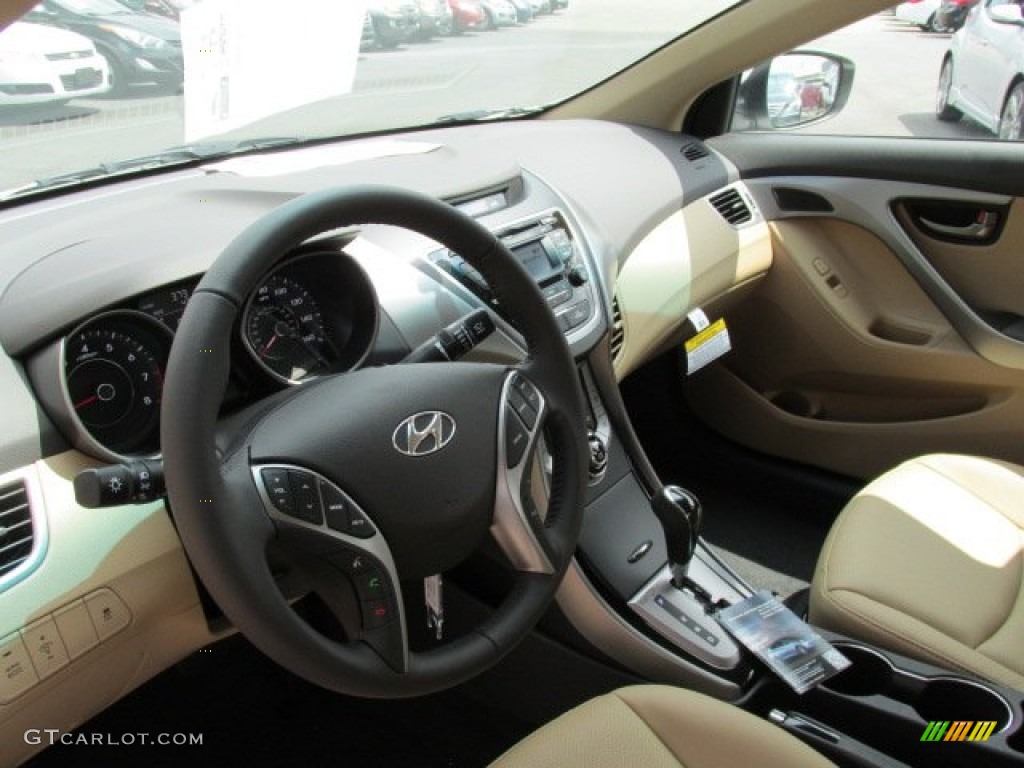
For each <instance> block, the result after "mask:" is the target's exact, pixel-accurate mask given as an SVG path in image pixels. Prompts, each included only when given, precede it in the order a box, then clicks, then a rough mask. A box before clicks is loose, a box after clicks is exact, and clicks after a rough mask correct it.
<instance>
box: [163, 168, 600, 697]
mask: <svg viewBox="0 0 1024 768" xmlns="http://www.w3.org/2000/svg"><path fill="white" fill-rule="evenodd" d="M361 224H390V225H395V226H400V227H405V228H407V229H410V230H414V231H416V232H419V233H421V234H423V235H426V236H427V237H430V238H432V239H434V240H436V241H438V242H440V243H442V244H443V245H445V246H447V247H448V248H450V249H451V250H453V251H455V252H456V253H459V254H460V255H461V256H462V257H463V258H464V259H466V261H468V262H469V263H470V264H472V265H473V266H474V267H476V268H477V269H478V270H479V271H480V272H481V273H482V274H483V276H484V277H485V278H486V280H487V281H488V283H489V284H490V285H491V287H492V289H493V290H494V292H495V295H496V296H497V297H498V298H499V300H500V301H501V302H502V304H503V305H504V306H505V307H507V308H508V311H509V313H510V314H511V316H513V317H515V318H516V319H517V323H518V327H519V329H520V330H521V332H522V334H523V337H524V339H525V340H526V345H527V349H528V355H527V357H526V359H525V360H524V361H523V362H522V363H521V364H520V365H518V366H501V365H491V364H475V363H474V364H471V363H426V364H413V365H395V366H389V367H381V368H368V369H363V370H359V371H356V372H353V373H348V374H343V375H335V376H328V377H324V378H322V379H317V380H315V381H312V382H310V383H308V384H304V385H302V386H299V387H295V388H293V389H291V390H289V391H287V392H285V393H281V394H279V395H277V396H276V397H273V398H270V399H268V400H267V401H265V403H264V404H262V407H257V408H255V409H253V410H252V411H251V412H247V413H246V414H245V417H244V418H241V419H235V420H234V421H232V422H231V423H230V426H227V425H226V423H225V422H223V421H219V420H218V412H219V409H220V406H221V400H222V398H223V393H224V389H225V385H226V383H227V381H228V373H229V367H230V354H229V350H230V346H231V341H232V335H233V333H235V332H236V328H237V322H238V315H239V312H240V309H241V307H243V306H244V304H245V301H246V299H247V297H248V295H249V294H250V292H251V291H252V290H254V289H255V287H256V285H257V283H258V281H259V280H260V278H261V276H262V275H264V274H265V273H266V272H267V270H268V269H270V268H271V267H272V266H273V265H274V264H275V262H277V261H278V260H279V259H280V258H281V257H282V256H283V255H285V254H286V253H288V252H289V251H290V250H291V249H293V248H295V247H296V246H298V245H299V244H301V243H302V242H304V241H306V240H307V239H309V238H311V237H314V236H316V235H318V234H321V233H323V232H327V231H330V230H334V229H339V228H342V227H348V226H353V225H361ZM161 417H162V449H163V456H164V463H165V474H166V482H167V492H168V497H169V502H170V506H171V510H172V513H173V515H174V518H175V521H176V523H177V526H178V531H179V533H180V535H181V539H182V542H183V543H184V546H185V549H186V551H187V553H188V556H189V557H190V559H191V561H192V563H193V565H194V567H195V569H196V571H197V572H198V574H199V576H200V577H201V578H202V580H203V582H204V584H205V585H206V587H207V588H208V589H209V591H210V593H211V595H212V596H213V598H214V599H215V600H216V601H217V603H218V605H219V606H220V607H221V609H222V610H223V611H224V613H225V614H226V615H227V617H228V618H229V619H230V620H231V621H232V622H233V623H234V624H235V626H236V627H237V628H238V629H239V630H240V631H242V632H243V633H244V634H245V635H247V636H248V637H249V639H250V640H252V642H253V643H254V644H255V645H256V646H257V647H259V648H260V649H262V650H263V651H264V652H265V653H266V654H267V655H268V656H270V657H271V658H273V659H274V660H276V661H277V662H279V663H280V664H282V665H283V666H285V667H286V668H288V669H290V670H291V671H293V672H295V673H297V674H299V675H301V676H303V677H305V678H307V679H309V680H311V681H313V682H316V683H318V684H320V685H323V686H325V687H327V688H331V689H334V690H336V691H339V692H343V693H347V694H352V695H359V696H373V697H399V696H412V695H419V694H424V693H428V692H431V691H436V690H440V689H442V688H445V687H448V686H451V685H455V684H457V683H459V682H462V681H463V680H466V679H468V678H469V677H471V676H473V675H475V674H477V673H479V672H481V671H483V670H484V669H486V668H487V667H488V666H490V665H492V664H494V663H495V662H496V661H498V660H499V659H500V658H501V656H502V655H504V654H505V653H506V652H508V651H509V650H510V649H511V648H512V647H513V646H514V645H515V644H516V643H517V642H518V641H519V640H521V639H522V638H523V637H525V635H526V634H527V633H528V632H529V631H530V629H531V628H532V626H533V625H534V623H535V622H536V621H537V619H538V618H539V617H540V615H541V613H542V612H543V610H544V609H545V607H546V606H547V605H548V603H549V602H550V601H551V599H552V598H553V596H554V593H555V590H556V589H557V586H558V583H559V581H560V580H561V577H562V575H563V574H564V572H565V569H566V567H567V565H568V563H569V561H570V559H571V557H572V553H573V551H574V549H575V545H576V540H577V537H578V535H579V529H580V525H581V521H582V514H583V513H582V507H583V491H584V488H585V484H586V466H587V462H586V456H587V447H586V437H585V430H584V427H583V424H584V420H583V409H582V401H581V396H580V392H579V384H578V380H577V376H576V370H575V366H574V363H573V360H572V357H571V355H570V353H569V350H568V348H567V345H566V342H565V339H564V337H563V336H562V334H561V332H560V331H559V329H558V327H557V324H556V321H555V319H554V317H553V315H552V313H551V312H550V310H549V309H548V307H547V305H546V304H545V302H544V300H543V298H542V296H541V294H540V291H539V290H538V288H537V286H536V285H535V284H534V282H533V280H532V279H531V278H530V276H529V275H528V274H527V272H526V270H525V269H524V268H523V267H522V266H521V265H519V263H518V262H517V261H516V260H515V259H514V258H513V257H512V255H511V254H510V253H509V252H508V250H507V249H506V248H505V247H504V245H502V243H501V242H500V241H499V240H497V239H496V238H495V237H494V236H493V235H492V234H491V233H490V232H488V231H487V230H486V229H485V228H484V227H483V226H482V225H480V224H478V223H477V222H476V221H474V220H473V219H471V218H469V217H468V216H466V215H465V214H463V213H461V212H460V211H458V210H456V209H455V208H453V207H452V206H449V205H447V204H445V203H443V202H441V201H439V200H436V199H434V198H430V197H427V196H424V195H421V194H418V193H413V192H410V191H406V190H402V189H397V188H388V187H379V186H355V187H347V188H339V189H333V190H328V191H323V192H318V193H313V194H308V195H305V196H303V197H299V198H297V199H295V200H292V201H290V202H288V203H286V204H284V205H282V206H281V207H279V208H277V209H276V210H274V211H272V212H271V213H269V214H267V215H266V216H264V217H263V218H261V219H259V220H258V221H256V222H255V223H254V224H252V225H251V226H250V227H248V228H247V229H246V230H245V231H244V232H242V233H241V234H240V235H239V236H238V237H237V238H236V239H235V240H234V241H233V242H232V243H231V244H230V245H229V246H228V248H227V249H226V250H225V251H224V252H223V254H222V255H221V256H220V257H219V258H218V259H217V261H216V262H215V263H214V265H213V266H212V267H211V269H210V270H209V272H207V273H206V275H205V277H204V278H203V279H202V281H201V282H200V284H199V286H198V287H197V288H196V291H195V293H194V294H193V296H192V298H191V300H190V301H189V303H188V307H187V309H186V311H185V314H184V316H183V318H182V320H181V324H180V326H179V328H178V331H177V334H176V336H175V339H174V345H173V348H172V350H171V356H170V360H169V362H168V365H167V371H166V376H165V382H164V395H163V405H162V413H161ZM542 429H543V432H544V436H545V440H546V442H547V445H548V449H549V451H550V453H551V456H552V459H553V466H554V472H553V476H552V484H551V494H550V499H549V505H548V509H547V513H546V516H545V517H544V518H543V519H542V517H541V515H540V514H538V512H537V510H536V509H534V508H533V506H532V504H531V502H530V501H529V498H528V495H529V494H528V493H525V491H524V488H525V486H526V484H527V483H528V476H527V475H528V466H529V462H530V460H531V458H530V457H531V453H532V452H533V448H534V447H535V444H536V441H537V439H538V437H539V435H540V432H541V430H542ZM225 431H227V432H228V433H229V435H228V437H227V439H225ZM218 446H219V447H218ZM311 494H316V495H318V496H311ZM317 498H320V499H322V501H323V506H322V508H321V514H322V516H318V515H317V512H316V507H317V504H315V503H314V502H315V501H316V500H317ZM487 536H493V537H494V538H495V539H496V540H497V542H498V544H499V545H501V547H502V549H503V550H504V551H505V553H506V555H507V556H508V559H509V560H510V562H511V564H512V567H513V569H514V572H515V579H514V586H513V588H512V589H511V591H510V592H509V594H508V596H507V597H506V598H505V600H504V602H503V603H502V604H501V605H500V606H499V607H498V608H497V610H496V611H495V612H494V613H493V614H492V615H491V616H490V617H489V618H488V619H487V620H486V621H485V622H484V623H483V624H481V625H480V626H478V627H477V628H476V629H475V631H473V632H471V633H469V634H467V635H464V636H462V637H460V638H458V639H457V640H453V641H452V642H450V643H446V644H444V645H441V646H440V647H438V648H436V649H433V650H429V651H423V652H410V651H409V648H408V634H407V631H406V624H405V617H404V611H403V608H402V597H401V581H400V580H407V581H408V582H410V583H412V582H414V581H415V580H420V579H423V578H424V577H426V576H429V575H431V574H434V573H441V572H443V571H445V570H448V569H450V568H452V567H453V566H455V565H457V564H458V563H460V562H461V561H463V560H464V559H465V558H467V557H468V556H469V555H470V554H471V553H472V552H473V551H475V550H476V549H477V548H478V546H479V545H480V544H481V543H483V540H484V539H485V538H486V537H487ZM281 551H283V552H286V553H287V555H288V558H289V561H290V562H291V563H293V564H294V565H295V566H296V567H297V568H299V569H300V570H301V571H302V573H303V574H304V575H305V576H306V578H308V579H309V580H310V583H312V584H313V585H314V588H315V589H316V591H317V592H318V594H320V595H321V596H322V597H323V598H324V601H325V603H326V604H327V605H328V607H329V608H330V610H331V612H332V613H333V614H334V616H335V617H336V618H337V619H338V622H339V623H340V624H341V625H342V627H343V628H344V629H345V630H346V631H345V635H346V637H347V638H348V641H347V642H343V641H338V640H332V639H329V638H328V637H327V636H325V635H324V634H321V633H320V632H318V631H317V630H315V629H313V628H312V627H311V626H310V625H309V624H308V623H307V622H306V621H304V620H303V619H302V618H300V617H299V615H298V614H297V613H296V612H295V611H293V610H292V608H291V607H290V606H289V603H288V601H287V599H286V598H285V597H284V596H283V595H282V592H281V590H280V589H279V587H278V585H277V584H276V582H275V578H274V573H273V569H272V567H271V565H270V563H269V562H268V557H269V556H270V555H271V554H272V553H276V552H281ZM413 599H415V596H414V598H413Z"/></svg>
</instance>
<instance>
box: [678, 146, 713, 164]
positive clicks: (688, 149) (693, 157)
mask: <svg viewBox="0 0 1024 768" xmlns="http://www.w3.org/2000/svg"><path fill="white" fill-rule="evenodd" d="M682 153H683V157H685V158H686V159H687V160H689V161H690V162H691V163H695V162H697V161H698V160H703V159H704V158H705V157H708V156H710V154H711V152H710V151H709V150H708V148H707V147H705V146H704V145H703V144H687V145H686V146H685V147H683V149H682Z"/></svg>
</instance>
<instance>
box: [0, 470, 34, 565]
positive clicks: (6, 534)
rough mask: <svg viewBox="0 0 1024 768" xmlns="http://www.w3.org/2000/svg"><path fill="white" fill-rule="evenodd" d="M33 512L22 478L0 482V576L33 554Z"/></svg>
mask: <svg viewBox="0 0 1024 768" xmlns="http://www.w3.org/2000/svg"><path fill="white" fill-rule="evenodd" d="M32 543H33V530H32V513H31V510H30V509H29V504H28V490H27V489H26V488H25V484H24V482H22V481H20V480H19V481H18V482H15V483H9V484H7V485H4V486H0V578H2V577H3V576H6V575H7V574H8V573H11V572H12V571H13V570H14V569H15V568H17V567H18V566H19V565H21V564H22V563H24V562H25V561H26V560H28V558H29V555H31V554H32Z"/></svg>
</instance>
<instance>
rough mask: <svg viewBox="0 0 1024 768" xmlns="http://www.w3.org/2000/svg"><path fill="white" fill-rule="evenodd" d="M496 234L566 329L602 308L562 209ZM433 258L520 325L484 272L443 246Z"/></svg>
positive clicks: (435, 263) (506, 228) (504, 315)
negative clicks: (597, 301)
mask: <svg viewBox="0 0 1024 768" xmlns="http://www.w3.org/2000/svg"><path fill="white" fill-rule="evenodd" d="M494 234H495V236H496V237H497V238H498V239H499V240H501V242H502V243H503V244H504V245H505V247H506V248H508V250H509V252H510V253H511V254H512V255H513V256H514V257H515V259H516V260H517V261H518V262H519V263H520V264H522V265H523V267H524V268H525V269H526V271H527V272H529V273H530V276H531V277H532V278H533V279H534V281H535V282H536V283H537V287H538V288H540V291H541V294H543V296H544V299H545V300H546V301H547V303H548V306H549V307H551V309H552V311H553V312H554V313H555V318H556V319H557V321H558V325H559V327H560V328H561V329H562V332H563V333H565V334H569V333H571V332H572V331H574V330H576V329H578V328H581V327H583V326H584V325H586V323H587V321H588V320H589V319H590V318H591V317H592V316H593V314H594V310H595V307H596V300H595V297H594V294H593V290H592V280H591V275H590V273H589V270H588V268H587V263H586V260H585V259H584V257H583V252H582V249H581V248H580V245H579V244H578V243H577V242H576V241H575V239H574V238H573V236H572V232H571V230H570V229H569V227H568V225H567V224H566V222H565V219H564V217H563V216H562V214H561V213H559V212H558V211H552V212H549V213H545V214H544V215H542V216H539V217H536V218H531V219H528V220H526V221H523V222H519V223H517V224H513V225H510V226H507V227H504V228H502V229H500V230H498V231H496V232H495V233H494ZM430 261H431V262H432V263H433V264H434V265H435V266H437V267H438V268H440V269H441V270H443V271H444V272H446V273H447V274H449V275H450V276H451V277H452V278H454V279H455V280H456V282H458V283H459V284H460V285H462V286H463V287H464V288H466V289H467V290H468V291H470V292H471V293H473V294H474V295H475V296H477V297H478V298H480V299H481V300H482V301H484V302H485V303H486V304H487V305H488V306H489V307H491V308H492V309H494V310H495V311H496V312H497V313H498V314H499V315H501V316H502V317H503V318H504V319H505V320H508V321H509V322H510V323H511V324H512V325H513V326H515V318H511V317H508V315H507V314H506V313H505V311H504V309H503V307H502V306H501V303H500V302H499V301H498V299H496V298H495V297H494V294H493V292H492V291H491V289H490V286H488V285H487V281H486V280H484V277H483V275H481V274H480V272H479V271H478V270H476V269H475V268H474V267H472V266H471V265H470V264H468V263H467V262H466V261H465V259H463V258H462V257H461V256H459V255H458V254H457V253H453V252H452V251H449V250H440V251H435V252H434V253H432V254H430Z"/></svg>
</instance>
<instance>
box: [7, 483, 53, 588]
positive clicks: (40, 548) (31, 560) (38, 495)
mask: <svg viewBox="0 0 1024 768" xmlns="http://www.w3.org/2000/svg"><path fill="white" fill-rule="evenodd" d="M36 472H37V470H36V468H35V466H34V465H33V466H31V467H24V468H22V469H16V470H14V471H13V472H7V473H5V474H3V475H0V486H4V485H7V484H8V483H19V482H20V483H21V484H22V485H23V486H24V488H25V496H26V497H27V499H28V513H29V519H30V520H31V521H32V549H31V551H30V552H29V554H28V557H27V558H26V559H25V560H24V561H23V562H22V563H21V565H19V566H18V567H17V568H15V569H14V570H12V571H9V572H8V573H5V574H4V575H3V576H0V594H2V593H3V592H4V591H6V590H8V589H10V588H11V587H13V586H14V585H16V584H19V583H21V582H22V581H24V580H25V579H27V578H28V577H29V576H31V575H32V572H33V571H35V570H36V568H38V567H39V566H40V565H41V564H42V562H43V560H44V559H45V558H46V551H47V549H48V548H49V546H50V533H49V528H48V527H47V525H46V503H45V502H44V500H43V493H42V489H41V487H40V483H39V476H38V475H37V474H36Z"/></svg>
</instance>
